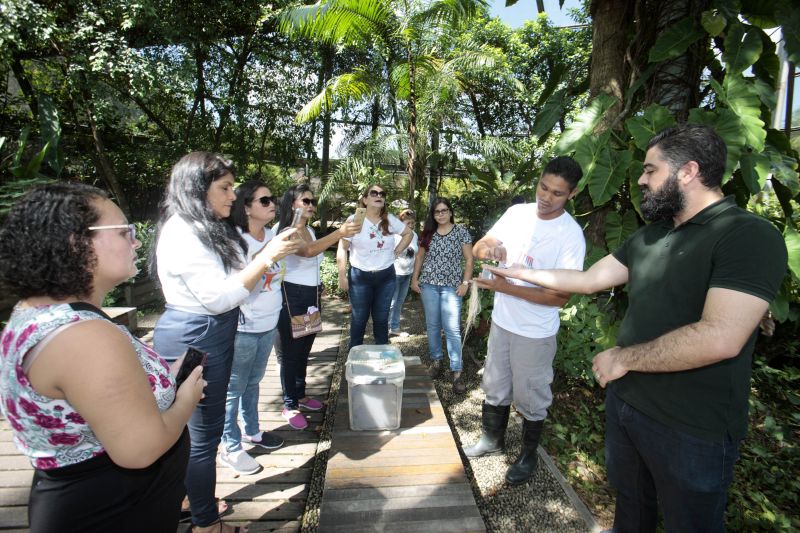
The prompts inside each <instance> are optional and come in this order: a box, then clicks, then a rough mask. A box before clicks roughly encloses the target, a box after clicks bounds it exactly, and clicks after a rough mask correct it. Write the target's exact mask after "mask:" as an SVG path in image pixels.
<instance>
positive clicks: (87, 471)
mask: <svg viewBox="0 0 800 533" xmlns="http://www.w3.org/2000/svg"><path fill="white" fill-rule="evenodd" d="M135 229H136V228H135V226H134V225H133V224H128V222H127V220H126V219H125V215H124V214H123V213H122V211H120V209H119V208H118V207H117V206H116V205H115V204H114V203H113V202H112V201H111V200H109V199H108V195H107V194H106V193H105V192H103V191H101V190H100V189H96V188H95V187H91V186H89V185H83V184H79V183H71V182H58V183H52V184H48V185H43V186H39V187H36V188H34V189H32V190H30V191H29V192H28V193H27V194H26V195H25V196H24V197H23V198H22V199H21V200H19V201H18V202H17V203H16V204H15V205H14V207H13V208H12V209H11V211H10V212H9V213H8V216H7V218H6V220H5V223H4V225H3V228H2V229H0V283H2V285H3V287H4V288H6V290H9V291H10V292H12V293H13V294H15V295H17V296H19V297H20V298H21V299H20V301H19V302H18V303H17V305H16V306H15V307H14V311H13V312H12V314H11V317H10V318H9V320H8V324H7V325H6V327H5V329H4V330H3V333H2V336H1V337H0V338H2V342H1V343H0V346H2V348H1V349H2V352H1V354H2V356H0V407H2V412H3V416H4V417H5V419H6V420H7V421H8V423H9V425H10V426H11V430H12V431H13V433H14V442H15V444H16V445H17V447H18V448H19V449H20V451H21V452H22V453H23V454H25V455H26V456H28V458H29V459H30V461H31V463H32V465H33V468H34V473H33V482H32V484H31V491H30V500H29V503H28V519H29V521H30V531H31V532H32V533H43V532H51V531H73V532H77V531H81V532H83V531H112V530H124V531H161V532H165V531H172V532H174V531H175V530H176V528H177V527H178V518H179V514H180V505H181V500H182V499H183V495H184V493H185V489H184V486H183V480H184V475H185V473H186V463H187V460H188V458H189V435H188V433H187V432H186V422H187V421H188V420H189V417H190V416H191V414H192V411H193V410H194V408H195V405H196V404H197V402H198V401H199V400H200V398H202V396H203V386H204V385H205V382H204V381H203V368H202V367H197V368H195V369H194V371H192V373H191V374H190V375H189V377H188V379H186V380H185V381H184V382H183V384H182V385H181V386H180V387H177V386H176V383H175V378H174V377H173V375H172V374H171V372H170V368H169V366H168V365H167V362H166V361H165V360H164V359H162V358H161V357H159V355H158V354H157V353H156V352H154V351H153V350H152V349H150V348H149V347H148V346H147V345H145V344H144V343H142V342H140V341H139V340H138V339H137V338H136V337H134V336H133V335H132V334H131V333H130V332H129V331H128V330H127V329H125V328H124V327H122V326H117V325H116V324H113V323H112V322H111V319H109V318H108V317H107V316H106V315H105V314H104V313H103V312H102V311H101V309H100V307H101V306H102V302H103V298H104V297H105V296H106V294H108V292H110V291H111V290H112V289H113V288H114V287H115V286H116V285H118V284H120V283H122V282H123V281H125V280H126V279H128V278H130V277H132V276H134V275H136V273H137V268H136V250H137V249H138V248H139V247H140V246H141V245H142V243H141V242H139V241H138V240H137V239H136V231H135ZM32 243H35V245H34V246H32Z"/></svg>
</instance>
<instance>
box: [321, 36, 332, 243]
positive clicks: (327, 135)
mask: <svg viewBox="0 0 800 533" xmlns="http://www.w3.org/2000/svg"><path fill="white" fill-rule="evenodd" d="M333 54H334V50H333V48H332V47H331V46H329V45H325V46H324V47H323V49H322V76H321V78H322V79H321V80H320V81H321V86H322V87H324V86H325V84H326V83H328V80H330V79H331V77H332V76H333ZM321 90H322V89H320V91H321ZM330 170H331V112H330V110H327V109H326V110H325V112H324V113H323V114H322V168H321V169H320V172H321V174H322V175H321V176H320V183H321V184H322V186H323V187H324V186H325V183H327V181H328V174H330ZM319 229H320V236H323V237H324V236H325V233H326V230H327V229H328V210H327V209H325V207H324V206H322V205H321V206H320V208H319Z"/></svg>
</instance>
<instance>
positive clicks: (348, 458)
mask: <svg viewBox="0 0 800 533" xmlns="http://www.w3.org/2000/svg"><path fill="white" fill-rule="evenodd" d="M405 363H406V379H405V382H404V384H403V405H402V410H401V418H400V428H399V429H397V430H392V431H353V430H351V429H350V424H349V422H350V420H349V406H348V403H347V402H348V394H347V381H346V380H344V379H343V380H342V381H341V390H340V392H339V394H338V404H337V406H336V421H335V423H334V426H333V434H332V441H331V449H330V451H329V455H328V463H327V470H326V473H325V488H324V491H323V496H322V510H321V515H320V524H319V531H320V532H323V533H328V532H331V533H335V532H348V533H350V532H352V533H356V532H361V531H385V532H391V531H398V532H401V531H402V532H404V533H405V532H414V531H421V532H422V531H424V532H450V531H453V532H455V531H485V530H486V529H485V527H484V524H483V520H482V518H481V515H480V513H479V512H478V509H477V507H476V504H475V498H474V496H473V494H472V489H471V487H470V484H469V480H468V479H467V477H466V475H465V473H464V466H463V464H462V462H461V457H460V456H459V454H458V449H457V447H456V443H455V440H454V438H453V434H452V432H451V430H450V426H449V424H448V422H447V419H446V417H445V414H444V410H443V409H442V406H441V404H440V403H439V398H438V396H437V394H436V390H435V389H434V387H433V382H432V380H431V379H430V378H429V377H428V375H427V374H426V373H425V367H424V366H423V365H422V364H421V362H420V360H419V358H418V357H405ZM387 386H391V385H387Z"/></svg>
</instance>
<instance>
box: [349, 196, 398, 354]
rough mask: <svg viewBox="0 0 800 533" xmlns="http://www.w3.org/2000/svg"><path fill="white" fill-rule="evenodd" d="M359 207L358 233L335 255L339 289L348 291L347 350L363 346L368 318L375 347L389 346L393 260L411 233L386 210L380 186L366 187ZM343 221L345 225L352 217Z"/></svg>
mask: <svg viewBox="0 0 800 533" xmlns="http://www.w3.org/2000/svg"><path fill="white" fill-rule="evenodd" d="M359 205H360V206H361V207H365V208H366V209H367V216H366V218H365V219H364V223H363V224H362V227H361V231H360V232H359V233H358V234H357V235H355V236H354V237H353V238H352V239H342V240H341V241H339V249H338V250H337V252H336V264H337V266H338V268H339V288H340V289H342V290H344V291H348V292H349V295H350V305H351V306H352V307H353V312H352V316H351V319H350V348H353V347H354V346H360V345H362V344H364V331H365V330H366V329H367V321H368V320H369V318H370V315H372V332H373V336H374V338H375V344H388V343H389V306H390V305H391V303H392V296H393V295H394V289H395V285H396V280H395V270H394V260H395V259H396V258H397V257H398V256H400V254H401V253H405V251H406V248H408V245H409V243H410V242H411V237H412V233H413V232H412V231H411V229H410V228H409V227H408V226H406V225H405V224H403V223H402V222H401V221H400V220H398V219H397V217H395V216H394V215H392V214H390V213H389V212H388V210H387V209H386V191H384V189H383V187H382V186H380V185H370V186H369V187H367V189H366V191H365V192H364V195H363V196H362V197H361V199H360V200H359ZM347 220H348V222H349V221H350V220H353V217H352V216H351V217H350V218H348V219H347ZM395 234H397V235H401V237H402V238H401V239H400V242H399V243H397V244H395V240H394V238H393V237H392V235H395ZM348 252H349V253H350V270H349V271H347V254H348Z"/></svg>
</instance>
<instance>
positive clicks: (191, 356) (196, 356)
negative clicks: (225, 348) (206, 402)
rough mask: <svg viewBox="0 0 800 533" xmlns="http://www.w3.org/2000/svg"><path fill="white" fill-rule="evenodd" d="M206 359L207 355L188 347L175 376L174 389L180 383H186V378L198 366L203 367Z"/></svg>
mask: <svg viewBox="0 0 800 533" xmlns="http://www.w3.org/2000/svg"><path fill="white" fill-rule="evenodd" d="M206 359H208V354H207V353H205V352H201V351H200V350H198V349H196V348H192V347H191V346H189V347H188V348H187V349H186V355H184V356H183V363H181V367H180V368H179V369H178V375H177V376H175V388H176V389H177V388H179V387H180V386H181V383H183V382H184V381H186V378H188V377H189V374H191V373H192V370H194V369H195V368H196V367H198V366H202V365H205V364H206Z"/></svg>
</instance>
